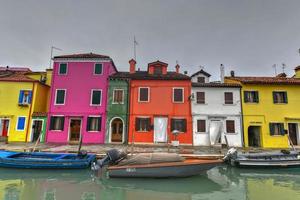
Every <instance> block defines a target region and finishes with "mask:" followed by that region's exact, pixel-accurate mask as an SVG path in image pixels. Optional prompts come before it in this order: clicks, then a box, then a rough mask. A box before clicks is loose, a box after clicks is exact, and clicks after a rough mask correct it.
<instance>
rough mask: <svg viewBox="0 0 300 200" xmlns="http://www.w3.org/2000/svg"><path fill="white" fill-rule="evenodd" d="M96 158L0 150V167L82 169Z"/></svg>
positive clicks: (86, 155)
mask: <svg viewBox="0 0 300 200" xmlns="http://www.w3.org/2000/svg"><path fill="white" fill-rule="evenodd" d="M95 159H96V155H94V154H86V153H79V154H70V153H42V152H13V151H0V167H7V168H28V169H82V168H87V167H89V166H90V164H91V162H92V161H94V160H95Z"/></svg>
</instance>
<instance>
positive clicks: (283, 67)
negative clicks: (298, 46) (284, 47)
mask: <svg viewBox="0 0 300 200" xmlns="http://www.w3.org/2000/svg"><path fill="white" fill-rule="evenodd" d="M285 68H286V64H284V63H282V73H284V69H285Z"/></svg>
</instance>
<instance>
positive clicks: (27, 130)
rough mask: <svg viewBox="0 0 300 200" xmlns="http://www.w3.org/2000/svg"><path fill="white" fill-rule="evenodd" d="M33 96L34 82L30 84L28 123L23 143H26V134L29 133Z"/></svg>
mask: <svg viewBox="0 0 300 200" xmlns="http://www.w3.org/2000/svg"><path fill="white" fill-rule="evenodd" d="M34 94H35V82H33V84H32V96H31V103H30V107H29V114H28V121H27V128H26V137H25V142H27V139H28V132H29V128H30V124H31V123H29V122H30V120H31V114H32V113H31V111H32V104H33V99H34Z"/></svg>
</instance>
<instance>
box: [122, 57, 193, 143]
mask: <svg viewBox="0 0 300 200" xmlns="http://www.w3.org/2000/svg"><path fill="white" fill-rule="evenodd" d="M129 63H130V71H129V72H119V73H118V75H117V76H118V77H119V78H123V79H130V84H129V91H130V92H129V93H130V95H129V105H130V107H129V127H128V141H129V143H144V144H153V143H171V142H172V141H176V142H177V141H179V143H180V144H192V143H193V141H192V140H193V136H192V119H191V107H190V99H189V98H190V94H191V81H190V77H189V76H187V75H184V74H181V73H179V65H177V66H176V72H170V71H168V70H167V67H168V64H167V63H163V62H160V61H156V62H153V63H149V64H148V69H147V71H140V70H136V62H135V61H134V60H130V61H129ZM173 133H176V134H178V135H177V136H176V135H174V134H173Z"/></svg>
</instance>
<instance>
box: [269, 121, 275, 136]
mask: <svg viewBox="0 0 300 200" xmlns="http://www.w3.org/2000/svg"><path fill="white" fill-rule="evenodd" d="M273 125H274V124H273V123H269V127H270V135H274V126H273Z"/></svg>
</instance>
